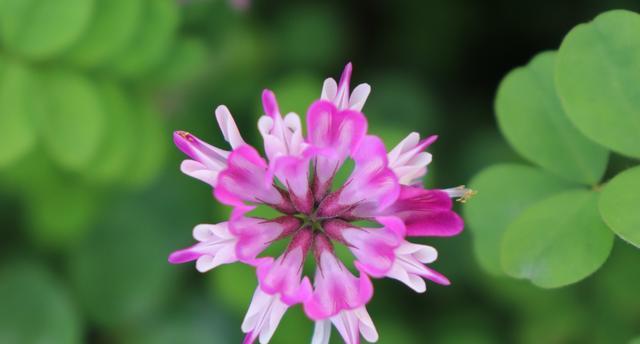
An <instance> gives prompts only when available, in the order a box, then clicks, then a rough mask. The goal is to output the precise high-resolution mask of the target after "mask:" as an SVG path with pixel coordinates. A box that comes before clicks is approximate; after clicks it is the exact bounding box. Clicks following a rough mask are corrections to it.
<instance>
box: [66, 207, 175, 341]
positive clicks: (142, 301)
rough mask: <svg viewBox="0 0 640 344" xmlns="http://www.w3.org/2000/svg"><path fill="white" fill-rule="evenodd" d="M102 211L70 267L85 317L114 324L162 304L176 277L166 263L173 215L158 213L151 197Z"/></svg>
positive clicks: (74, 253) (144, 314) (137, 317)
mask: <svg viewBox="0 0 640 344" xmlns="http://www.w3.org/2000/svg"><path fill="white" fill-rule="evenodd" d="M116 204H117V202H116ZM104 213H105V214H108V215H107V216H105V219H104V220H103V221H101V223H100V224H99V225H98V226H97V227H96V228H94V230H93V231H92V232H91V233H90V235H89V236H88V237H87V238H86V239H85V240H84V241H83V242H82V243H81V244H80V245H77V247H76V248H75V250H73V251H72V252H71V253H70V255H69V260H68V264H69V266H68V268H69V272H70V280H71V283H72V285H73V287H74V292H75V295H76V297H77V299H78V301H79V302H80V305H81V306H82V308H83V310H84V312H85V314H86V315H87V317H88V318H89V319H90V320H91V321H93V322H95V323H97V324H98V325H101V326H103V327H106V328H109V329H113V328H117V327H120V326H125V325H130V324H131V323H132V322H137V321H140V320H142V319H144V318H145V317H147V316H148V315H149V314H153V313H154V312H156V311H158V310H159V309H161V308H162V306H163V305H164V304H165V303H166V302H167V300H168V299H169V296H171V292H172V291H173V287H174V285H175V282H176V281H177V280H178V279H177V276H176V273H177V270H176V269H175V267H173V266H171V265H170V264H168V263H167V255H168V252H170V250H171V244H170V238H169V236H168V233H169V231H170V230H169V228H171V223H172V222H171V221H173V219H167V218H162V217H161V216H158V213H156V211H154V209H151V208H149V207H148V201H147V202H146V203H142V202H141V201H140V200H137V202H134V201H130V202H127V203H125V204H118V205H117V206H116V207H111V208H110V209H107V210H105V212H104Z"/></svg>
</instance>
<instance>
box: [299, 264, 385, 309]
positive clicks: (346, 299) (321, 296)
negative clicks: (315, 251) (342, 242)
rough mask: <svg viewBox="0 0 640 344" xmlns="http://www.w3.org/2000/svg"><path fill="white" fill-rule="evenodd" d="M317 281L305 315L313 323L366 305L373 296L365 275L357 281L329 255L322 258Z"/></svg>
mask: <svg viewBox="0 0 640 344" xmlns="http://www.w3.org/2000/svg"><path fill="white" fill-rule="evenodd" d="M319 258H320V263H319V266H318V269H317V270H316V276H315V279H314V283H315V290H314V292H313V295H312V296H311V297H310V298H309V299H308V300H307V301H306V302H304V311H305V313H306V314H307V316H308V317H309V318H311V319H312V320H322V319H326V318H329V317H331V316H334V315H336V314H338V313H339V312H340V311H342V310H350V309H356V308H359V307H361V306H363V305H365V304H366V303H367V302H369V300H370V299H371V297H372V296H373V285H372V284H371V280H369V277H368V276H367V274H365V273H362V272H361V273H360V277H359V278H356V277H355V276H353V274H351V272H350V271H349V270H348V269H347V268H346V267H345V266H344V265H343V264H342V263H341V262H340V261H339V260H337V258H336V257H335V256H334V255H333V254H332V253H330V252H329V251H324V252H323V253H322V254H321V255H320V257H319Z"/></svg>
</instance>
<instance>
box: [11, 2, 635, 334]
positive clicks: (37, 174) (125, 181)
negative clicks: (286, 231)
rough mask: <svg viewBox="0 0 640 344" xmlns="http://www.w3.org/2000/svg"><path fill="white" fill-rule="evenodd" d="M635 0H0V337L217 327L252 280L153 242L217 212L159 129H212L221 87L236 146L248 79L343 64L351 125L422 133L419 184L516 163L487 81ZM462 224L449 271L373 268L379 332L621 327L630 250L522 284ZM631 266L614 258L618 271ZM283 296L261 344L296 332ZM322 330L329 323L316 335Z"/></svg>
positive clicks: (307, 75) (279, 78)
mask: <svg viewBox="0 0 640 344" xmlns="http://www.w3.org/2000/svg"><path fill="white" fill-rule="evenodd" d="M614 8H626V9H631V10H635V11H639V10H640V3H638V2H637V1H631V0H630V1H622V0H620V1H617V0H583V1H578V0H575V1H541V0H539V1H529V2H514V1H504V0H488V1H473V0H450V1H393V2H391V1H353V2H346V1H338V0H331V1H306V2H299V1H265V0H258V1H255V2H251V3H245V2H243V1H223V0H180V1H178V0H55V1H52V0H0V129H1V130H2V133H3V135H4V137H3V140H2V143H1V144H0V343H3V344H4V343H209V344H214V343H238V342H240V340H241V338H242V334H241V331H240V323H241V321H242V318H243V316H244V312H245V310H246V308H247V306H248V304H249V301H250V299H251V295H252V292H253V290H254V288H255V283H256V281H255V276H254V273H253V271H252V270H251V269H250V268H247V267H244V266H236V265H232V266H222V267H220V268H218V269H216V270H214V271H212V272H210V273H207V274H205V275H202V274H199V273H198V272H196V270H195V269H194V267H193V266H192V265H191V264H186V265H183V266H171V265H169V264H168V263H167V255H168V254H169V253H170V252H171V251H172V250H175V249H178V248H182V247H185V246H187V245H189V244H191V242H192V239H191V230H192V228H193V226H195V225H196V224H198V223H216V222H219V221H222V220H224V219H225V217H226V215H227V213H228V210H226V209H224V208H223V207H221V206H219V205H217V204H216V202H215V201H214V200H213V199H212V197H211V191H210V189H209V187H208V186H206V185H204V184H202V183H200V182H198V181H196V180H194V179H191V178H189V177H186V176H184V175H182V174H181V173H180V172H179V168H178V167H179V163H180V161H181V160H182V158H183V156H182V155H181V153H179V152H178V150H177V149H175V148H174V147H173V144H172V139H171V133H172V131H173V130H177V129H182V130H187V131H190V132H193V133H194V134H196V135H198V136H199V137H201V138H203V139H206V140H207V141H209V142H211V143H213V144H216V145H222V146H224V145H223V140H222V135H221V134H220V132H219V131H218V129H217V126H216V122H215V119H214V117H213V109H214V108H215V107H216V106H217V105H219V104H226V105H227V106H229V108H230V109H231V112H232V113H233V114H234V116H235V117H236V120H237V121H238V122H239V126H240V128H241V131H242V134H243V136H244V137H245V138H246V139H247V140H248V141H250V142H251V143H254V144H257V143H258V142H259V140H258V131H257V128H256V121H257V118H258V116H259V115H260V114H261V106H260V103H259V100H260V93H261V91H262V89H263V88H270V89H273V90H274V91H275V92H276V94H277V96H278V100H279V101H280V102H281V108H282V109H284V110H285V111H296V112H298V113H300V114H304V113H305V112H306V107H307V106H308V105H309V104H310V103H311V101H312V100H314V99H316V98H318V97H319V95H320V88H321V85H322V81H323V80H324V79H325V78H326V77H328V76H333V77H334V78H337V77H339V73H340V72H341V70H342V68H343V66H344V64H345V63H346V62H348V61H352V62H353V63H354V82H355V83H360V82H368V83H369V84H371V85H372V93H371V96H370V98H369V101H368V103H367V105H366V106H365V108H364V112H365V114H366V115H367V116H368V117H369V124H370V131H371V132H372V133H375V134H378V135H380V136H382V137H383V138H384V139H385V141H386V142H387V144H388V145H391V146H392V145H395V143H396V142H397V141H398V140H400V139H401V138H402V137H404V136H405V135H406V134H407V133H408V132H409V131H419V132H421V133H422V134H423V135H428V134H436V133H437V134H439V135H440V140H439V141H438V142H437V143H436V144H435V145H433V146H432V147H433V150H432V153H433V154H434V161H433V163H432V164H431V168H430V171H429V174H428V177H427V181H426V183H427V185H428V186H438V187H449V186H456V185H460V184H464V183H467V182H468V180H469V179H470V178H471V177H472V176H473V175H474V174H475V173H477V172H478V171H479V170H480V169H482V168H483V167H485V166H489V165H491V164H494V163H496V162H510V161H516V162H518V161H521V160H520V159H521V158H519V157H518V156H517V155H516V154H515V153H513V152H512V150H511V149H510V147H509V146H508V145H507V144H506V143H505V141H504V140H503V138H502V137H501V135H500V134H499V132H498V131H497V129H496V125H495V121H494V114H493V98H494V95H495V91H496V87H497V85H498V82H499V81H500V79H501V78H502V77H503V76H504V75H505V74H506V73H507V72H508V71H509V70H510V69H512V68H514V67H516V66H519V65H523V64H525V63H526V62H527V61H528V60H529V59H530V58H531V57H533V55H535V54H536V53H537V52H539V51H542V50H549V49H556V48H557V47H558V44H559V43H560V41H561V40H562V37H563V36H564V34H566V33H567V32H568V31H569V30H570V29H571V28H572V27H573V26H575V25H576V24H578V23H581V22H585V21H588V20H591V19H592V18H593V17H595V16H596V15H597V14H598V13H600V12H603V11H605V10H609V9H614ZM472 239H473V238H472V237H471V236H470V235H469V233H468V232H465V233H463V234H462V235H460V236H458V237H455V238H450V239H446V240H442V239H429V240H423V242H424V243H429V244H432V245H434V246H436V247H437V248H438V249H439V251H440V260H439V261H438V262H436V263H435V264H434V267H435V268H436V269H437V270H439V271H441V272H443V273H444V274H445V275H447V276H448V277H449V278H450V279H451V281H452V286H450V287H441V286H438V285H433V284H431V286H430V289H429V291H428V292H427V294H426V295H421V294H414V293H413V292H412V291H411V290H409V289H408V288H406V287H405V286H404V285H401V284H400V283H397V282H396V281H391V280H379V281H375V286H376V292H377V296H376V297H375V298H374V299H373V301H372V302H371V303H370V305H369V306H368V308H369V312H370V314H371V315H372V317H373V318H374V321H375V323H376V325H377V328H378V330H379V332H380V334H381V336H380V341H379V342H380V343H627V342H628V341H629V340H630V339H631V338H633V337H634V336H637V335H640V274H639V273H638V270H637V267H639V266H640V255H638V254H637V252H634V250H633V249H632V248H631V247H630V246H629V245H623V244H621V242H620V240H619V239H617V240H618V242H616V248H615V249H614V250H613V254H612V256H611V257H610V258H609V260H608V261H607V263H606V264H605V265H604V267H603V268H602V269H600V270H599V271H598V272H597V273H595V274H594V275H593V276H591V277H589V278H588V279H586V280H585V281H583V282H581V283H579V284H576V285H574V286H570V287H566V288H562V289H558V290H543V289H539V288H536V287H533V286H532V285H530V284H529V283H527V282H521V281H517V280H513V279H511V278H506V277H498V276H492V275H490V274H488V273H486V272H484V271H482V270H480V268H479V267H478V264H477V262H476V261H475V258H474V255H473V250H472V245H471V241H472ZM634 266H635V267H636V269H635V271H634V270H633V268H631V269H630V268H629V267H634ZM311 333H312V325H311V323H310V322H309V321H308V320H306V319H305V317H304V316H303V314H302V311H301V310H300V309H299V307H297V308H294V309H292V310H290V311H289V312H288V313H287V314H286V315H285V317H284V319H283V321H282V323H281V325H280V327H279V329H278V331H277V332H276V335H275V337H274V339H273V340H272V343H303V342H308V341H309V338H310V336H311ZM332 342H335V343H338V342H340V340H339V336H338V335H337V333H334V335H333V341H332Z"/></svg>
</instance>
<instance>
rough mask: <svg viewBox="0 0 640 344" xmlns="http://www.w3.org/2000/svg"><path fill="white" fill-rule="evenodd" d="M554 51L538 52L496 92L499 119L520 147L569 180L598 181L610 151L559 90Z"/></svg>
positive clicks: (510, 74)
mask: <svg viewBox="0 0 640 344" xmlns="http://www.w3.org/2000/svg"><path fill="white" fill-rule="evenodd" d="M555 57H556V54H555V52H543V53H540V54H538V55H536V56H535V57H534V58H533V59H532V60H531V62H529V64H527V65H526V66H525V67H520V68H517V69H515V70H513V71H512V72H510V73H509V74H508V75H507V76H506V77H505V78H504V79H503V80H502V82H501V83H500V87H499V88H498V95H497V97H496V114H497V119H498V124H499V125H500V129H501V131H502V133H503V134H504V136H505V137H506V138H507V140H508V141H509V143H510V144H511V145H512V146H513V147H514V149H515V150H516V151H518V153H520V154H522V155H523V156H524V157H525V158H527V159H529V160H531V161H532V162H534V163H536V164H538V165H540V166H542V167H543V168H545V169H547V170H549V171H551V172H553V173H555V174H557V175H559V176H562V177H564V178H567V179H569V180H574V181H576V182H581V183H585V184H595V183H597V182H598V181H599V180H600V178H602V175H603V174H604V171H605V168H606V167H607V157H608V152H607V151H606V150H605V149H604V148H603V147H601V146H599V145H597V144H595V143H593V142H592V141H589V140H588V139H587V138H586V137H584V136H583V135H582V134H580V132H578V130H577V129H576V128H575V127H573V125H572V124H571V122H570V121H569V119H568V118H567V117H566V115H565V113H564V111H563V110H562V106H561V105H560V100H559V99H558V96H557V95H556V90H555V85H554V81H553V80H554V79H553V76H554V75H553V73H554V66H555Z"/></svg>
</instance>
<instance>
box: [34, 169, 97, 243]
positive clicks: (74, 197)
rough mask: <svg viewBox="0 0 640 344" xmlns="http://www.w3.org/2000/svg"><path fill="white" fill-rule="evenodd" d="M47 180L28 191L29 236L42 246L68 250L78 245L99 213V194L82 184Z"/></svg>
mask: <svg viewBox="0 0 640 344" xmlns="http://www.w3.org/2000/svg"><path fill="white" fill-rule="evenodd" d="M60 178H61V177H59V176H58V179H53V180H52V179H51V178H47V179H46V180H42V181H38V185H37V188H36V185H34V187H32V188H30V189H29V190H26V192H25V193H24V196H25V201H26V210H27V211H26V214H25V215H26V216H25V217H26V218H25V222H26V223H27V225H28V227H27V228H28V230H29V234H30V236H31V237H32V239H33V240H34V241H35V242H36V243H38V244H39V245H43V246H45V247H48V248H66V247H69V246H72V245H74V244H77V243H78V241H79V240H80V239H81V238H82V237H83V236H84V234H85V233H86V232H87V230H88V229H89V227H90V225H91V222H92V221H93V220H94V218H95V216H96V213H97V211H98V209H99V208H98V205H99V204H98V203H99V202H98V200H99V194H98V192H97V191H96V190H94V189H92V188H91V187H89V185H86V184H83V183H80V182H78V181H69V180H59V179H60Z"/></svg>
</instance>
